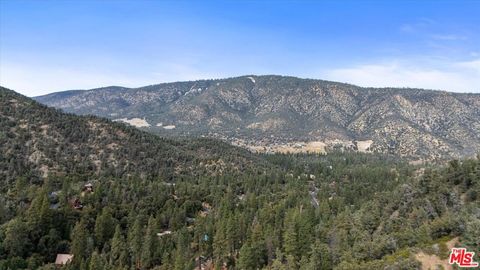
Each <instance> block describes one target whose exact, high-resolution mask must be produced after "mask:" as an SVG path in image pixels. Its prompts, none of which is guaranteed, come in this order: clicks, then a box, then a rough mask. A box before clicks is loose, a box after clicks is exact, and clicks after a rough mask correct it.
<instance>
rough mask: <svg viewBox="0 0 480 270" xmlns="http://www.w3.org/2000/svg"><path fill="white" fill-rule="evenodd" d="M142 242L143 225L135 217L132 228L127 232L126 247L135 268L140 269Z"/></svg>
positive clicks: (140, 219)
mask: <svg viewBox="0 0 480 270" xmlns="http://www.w3.org/2000/svg"><path fill="white" fill-rule="evenodd" d="M142 241H143V224H142V218H141V217H140V216H138V217H137V219H136V220H135V223H134V224H133V227H132V228H131V229H130V230H129V235H128V247H129V250H130V254H131V258H132V260H133V262H134V263H135V266H136V267H137V268H138V267H140V259H141V258H140V257H141V252H142Z"/></svg>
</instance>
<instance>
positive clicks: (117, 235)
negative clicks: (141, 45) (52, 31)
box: [0, 89, 480, 270]
mask: <svg viewBox="0 0 480 270" xmlns="http://www.w3.org/2000/svg"><path fill="white" fill-rule="evenodd" d="M0 98H1V99H0V101H1V106H0V110H1V111H0V112H1V114H0V127H1V129H0V131H1V133H0V141H1V144H0V147H1V149H0V151H1V152H0V157H1V159H0V161H1V163H0V164H1V166H2V167H1V173H0V177H1V178H0V179H1V183H2V189H0V224H1V225H0V269H55V266H54V265H53V262H54V261H55V257H56V255H57V254H59V253H61V254H73V256H74V257H73V261H72V262H71V263H69V264H67V265H65V266H63V267H62V269H82V270H93V269H178V270H180V269H182V270H183V269H194V268H196V267H201V266H202V267H206V268H208V267H213V266H215V269H272V270H273V269H277V270H279V269H304V270H306V269H308V270H310V269H419V268H420V265H421V264H420V261H419V260H418V254H420V253H421V252H423V253H425V254H428V255H429V256H430V255H431V256H437V257H438V258H440V259H443V260H444V259H445V257H446V256H447V255H448V252H449V251H448V248H447V244H446V243H447V242H448V241H452V239H453V240H455V241H456V244H457V245H459V246H465V247H468V248H469V250H471V251H476V252H477V254H478V252H480V242H479V238H478V236H479V235H480V201H479V200H480V197H479V194H480V159H479V158H478V157H477V158H474V159H467V160H461V161H459V160H453V161H451V162H449V163H448V164H445V165H442V166H440V165H431V166H430V165H425V166H422V167H414V166H411V165H409V164H408V163H407V162H404V161H403V160H400V159H398V158H396V157H394V156H385V155H379V154H361V153H352V152H348V151H344V152H341V151H340V152H333V153H331V154H328V155H304V154H297V155H286V154H285V155H281V154H275V155H262V156H257V155H253V154H250V153H249V152H245V151H244V150H241V149H238V148H233V147H230V146H228V145H225V144H222V143H219V142H217V141H213V140H193V141H188V140H185V141H176V140H167V139H160V138H157V137H156V136H153V135H149V134H146V133H143V132H141V131H138V130H136V129H133V128H129V127H125V126H124V125H122V124H118V123H112V122H110V121H107V120H103V119H99V118H95V117H79V116H74V115H69V114H63V113H60V112H58V111H55V110H53V109H49V108H47V107H44V106H41V105H38V104H37V103H36V102H33V101H31V100H29V99H27V98H25V97H23V96H20V95H18V94H16V93H14V92H12V91H10V90H6V89H2V90H1V91H0ZM45 125H48V126H45ZM112 143H115V144H117V145H118V146H115V147H113V146H111V144H112ZM54 150H63V151H54ZM96 161H100V162H101V163H100V164H98V162H96ZM103 163H107V164H103ZM475 259H476V260H477V261H479V258H478V257H476V258H475ZM210 269H212V268H210Z"/></svg>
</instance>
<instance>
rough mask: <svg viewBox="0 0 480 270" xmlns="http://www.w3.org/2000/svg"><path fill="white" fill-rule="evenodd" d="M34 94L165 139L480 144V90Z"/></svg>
mask: <svg viewBox="0 0 480 270" xmlns="http://www.w3.org/2000/svg"><path fill="white" fill-rule="evenodd" d="M35 99H36V100H37V101H39V102H41V103H43V104H46V105H48V106H53V107H56V108H60V109H62V110H64V111H67V112H72V113H75V114H94V115H98V116H102V117H107V118H110V119H113V120H117V121H124V122H127V123H130V124H132V125H134V126H137V127H139V128H142V129H145V130H148V131H151V132H154V133H160V134H162V135H165V136H188V135H195V136H198V135H200V136H209V137H216V138H221V139H224V140H226V141H229V142H231V143H234V144H237V145H241V146H246V147H247V148H250V149H253V150H257V151H280V152H282V151H283V152H286V151H291V152H296V151H308V150H310V151H325V150H327V151H328V150H330V149H333V148H343V149H345V148H346V149H353V150H359V151H378V152H383V153H387V152H388V153H394V154H398V155H401V156H406V157H409V158H412V159H436V158H442V159H443V158H458V157H464V156H472V155H474V154H475V153H476V152H478V151H479V150H480V94H461V93H449V92H444V91H432V90H422V89H404V88H362V87H358V86H354V85H349V84H343V83H337V82H329V81H322V80H311V79H299V78H294V77H283V76H243V77H237V78H228V79H220V80H200V81H190V82H176V83H164V84H158V85H151V86H146V87H140V88H124V87H105V88H99V89H92V90H87V91H66V92H59V93H53V94H49V95H45V96H40V97H36V98H35Z"/></svg>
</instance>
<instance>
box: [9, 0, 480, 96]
mask: <svg viewBox="0 0 480 270" xmlns="http://www.w3.org/2000/svg"><path fill="white" fill-rule="evenodd" d="M247 74H255V75H263V74H279V75H292V76H298V77H303V78H316V79H328V80H334V81H341V82H349V83H354V84H357V85H361V86H399V87H421V88H431V89H443V90H449V91H457V92H480V0H478V1H477V0H475V1H461V0H455V1H453V0H452V1H444V0H432V1H422V0H417V1H413V0H411V1H407V0H403V1H393V0H388V1H380V0H378V1H361V0H357V1H353V0H352V1H141V0H140V1H139V0H135V1H133V0H132V1H113V0H107V1H91V0H90V1H89V0H82V1H53V0H49V1H41V0H35V1H22V0H0V85H2V86H5V87H8V88H11V89H14V90H16V91H19V92H21V93H24V94H26V95H28V96H35V95H40V94H45V93H49V92H55V91H60V90H68V89H87V88H95V87H101V86H107V85H121V86H129V87H136V86H143V85H149V84H156V83H161V82H170V81H181V80H195V79H208V78H223V77H233V76H240V75H247Z"/></svg>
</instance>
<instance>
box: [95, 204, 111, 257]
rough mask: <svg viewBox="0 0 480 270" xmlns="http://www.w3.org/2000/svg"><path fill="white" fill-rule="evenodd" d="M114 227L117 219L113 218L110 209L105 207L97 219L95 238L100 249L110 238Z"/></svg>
mask: <svg viewBox="0 0 480 270" xmlns="http://www.w3.org/2000/svg"><path fill="white" fill-rule="evenodd" d="M114 228H115V220H114V219H113V217H112V214H111V213H110V210H109V209H108V208H107V207H105V208H103V210H102V213H101V214H100V215H98V216H97V219H96V221H95V239H96V241H97V247H98V248H99V249H101V248H103V245H104V244H105V243H107V242H108V241H109V240H110V238H111V237H112V235H113V232H114Z"/></svg>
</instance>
